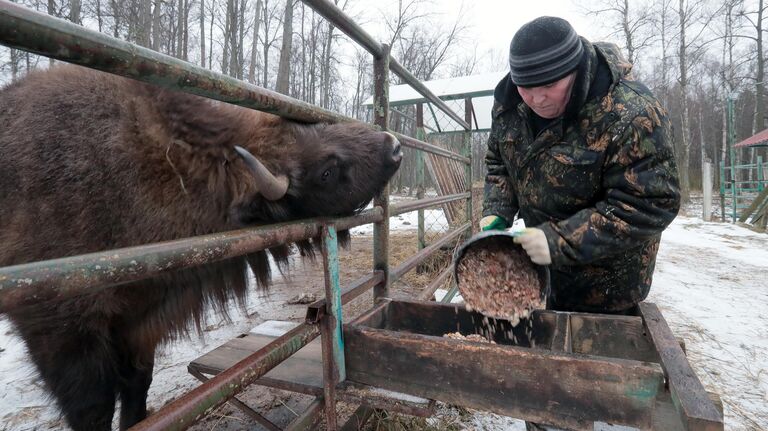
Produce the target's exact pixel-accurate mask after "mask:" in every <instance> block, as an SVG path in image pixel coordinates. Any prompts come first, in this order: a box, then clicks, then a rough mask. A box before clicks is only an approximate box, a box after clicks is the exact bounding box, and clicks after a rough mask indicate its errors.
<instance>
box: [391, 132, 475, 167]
mask: <svg viewBox="0 0 768 431" xmlns="http://www.w3.org/2000/svg"><path fill="white" fill-rule="evenodd" d="M390 132H391V131H390ZM391 133H392V134H394V135H395V136H396V137H397V139H398V140H399V141H400V143H401V144H403V145H404V146H406V147H410V148H415V149H417V150H422V151H426V152H428V153H432V154H436V155H438V156H442V157H447V158H449V159H453V160H457V161H459V162H461V163H464V164H469V163H470V161H469V158H468V157H465V156H462V155H460V154H458V153H454V152H453V151H451V150H446V149H445V148H441V147H438V146H437V145H432V144H428V143H426V142H424V141H420V140H418V139H416V138H412V137H410V136H408V135H403V134H400V133H396V132H391Z"/></svg>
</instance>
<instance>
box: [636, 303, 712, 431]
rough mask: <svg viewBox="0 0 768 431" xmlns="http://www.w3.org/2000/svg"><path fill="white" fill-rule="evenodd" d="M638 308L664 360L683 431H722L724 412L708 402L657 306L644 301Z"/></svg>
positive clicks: (710, 401) (668, 382)
mask: <svg viewBox="0 0 768 431" xmlns="http://www.w3.org/2000/svg"><path fill="white" fill-rule="evenodd" d="M639 307H640V314H641V315H642V317H643V321H644V323H645V327H646V328H647V331H648V334H650V336H651V339H652V340H653V344H654V346H655V348H656V350H657V351H658V353H659V356H660V357H661V366H662V367H663V369H664V373H665V374H666V377H667V386H668V387H669V392H670V395H671V399H672V403H673V404H674V406H675V408H676V410H677V412H678V414H679V415H680V418H681V420H682V423H683V429H685V430H691V431H721V430H722V429H723V414H722V412H719V411H717V408H716V407H715V405H714V403H712V400H710V399H709V396H708V395H707V392H706V391H705V390H704V386H702V384H701V382H700V381H699V379H698V377H696V374H695V373H694V372H693V369H691V365H690V364H689V363H688V360H687V359H686V357H685V353H683V349H681V348H680V344H678V342H677V339H675V336H674V335H672V331H670V329H669V326H667V322H666V321H665V320H664V317H663V316H662V315H661V312H660V311H659V309H658V307H656V305H655V304H651V303H649V302H642V303H640V305H639Z"/></svg>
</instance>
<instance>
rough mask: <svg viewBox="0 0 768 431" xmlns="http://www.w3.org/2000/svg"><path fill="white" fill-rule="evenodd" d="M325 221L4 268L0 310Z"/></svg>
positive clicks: (191, 261) (197, 260)
mask: <svg viewBox="0 0 768 431" xmlns="http://www.w3.org/2000/svg"><path fill="white" fill-rule="evenodd" d="M383 217H384V216H383V211H382V209H381V208H373V209H371V210H368V211H364V212H363V213H361V214H359V215H357V216H352V217H345V218H341V219H337V220H336V221H335V222H334V223H335V225H336V227H337V228H338V229H339V230H344V229H349V228H351V227H355V226H360V225H363V224H368V223H375V222H379V221H381V220H382V219H383ZM324 223H325V221H324V220H320V219H310V220H303V221H298V222H294V223H291V224H278V225H269V226H264V227H257V228H249V229H241V230H236V231H231V232H224V233H216V234H211V235H205V236H199V237H195V238H187V239H180V240H176V241H167V242H161V243H156V244H149V245H143V246H136V247H127V248H122V249H117V250H110V251H104V252H98V253H90V254H85V255H80V256H72V257H65V258H61V259H53V260H46V261H41V262H33V263H26V264H21V265H14V266H8V267H5V268H0V312H7V311H8V310H10V309H11V308H15V307H18V306H21V305H24V304H26V303H30V302H35V301H42V300H46V299H51V298H54V297H56V296H58V295H67V294H72V293H77V292H81V291H83V290H85V289H96V288H104V287H108V286H114V285H117V284H123V283H127V282H131V281H136V280H141V279H144V278H149V277H152V276H154V275H157V274H160V273H163V272H168V271H173V270H178V269H182V268H188V267H192V266H196V265H201V264H205V263H211V262H216V261H219V260H224V259H227V258H231V257H235V256H241V255H244V254H247V253H253V252H255V251H258V250H263V249H265V248H269V247H273V246H276V245H279V244H283V243H285V242H296V241H301V240H305V239H309V238H313V237H316V236H318V235H319V234H320V229H321V228H322V226H323V224H324Z"/></svg>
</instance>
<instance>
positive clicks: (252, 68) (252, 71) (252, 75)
mask: <svg viewBox="0 0 768 431" xmlns="http://www.w3.org/2000/svg"><path fill="white" fill-rule="evenodd" d="M260 22H261V0H256V13H255V16H254V20H253V43H252V44H251V62H250V63H249V64H248V82H250V83H252V84H255V83H256V58H257V55H256V53H257V52H258V50H257V48H256V47H257V46H258V43H257V42H258V40H259V23H260Z"/></svg>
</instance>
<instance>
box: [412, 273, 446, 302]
mask: <svg viewBox="0 0 768 431" xmlns="http://www.w3.org/2000/svg"><path fill="white" fill-rule="evenodd" d="M451 274H453V264H451V265H448V266H447V267H445V269H444V270H443V272H441V273H440V275H438V276H437V278H436V279H435V281H433V282H432V283H430V284H429V286H427V288H426V289H424V290H423V291H422V292H421V293H420V294H419V296H418V299H420V300H422V301H430V300H431V299H432V297H433V296H435V292H436V291H437V289H439V288H440V286H442V285H443V283H445V280H447V279H448V278H450V277H451Z"/></svg>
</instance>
